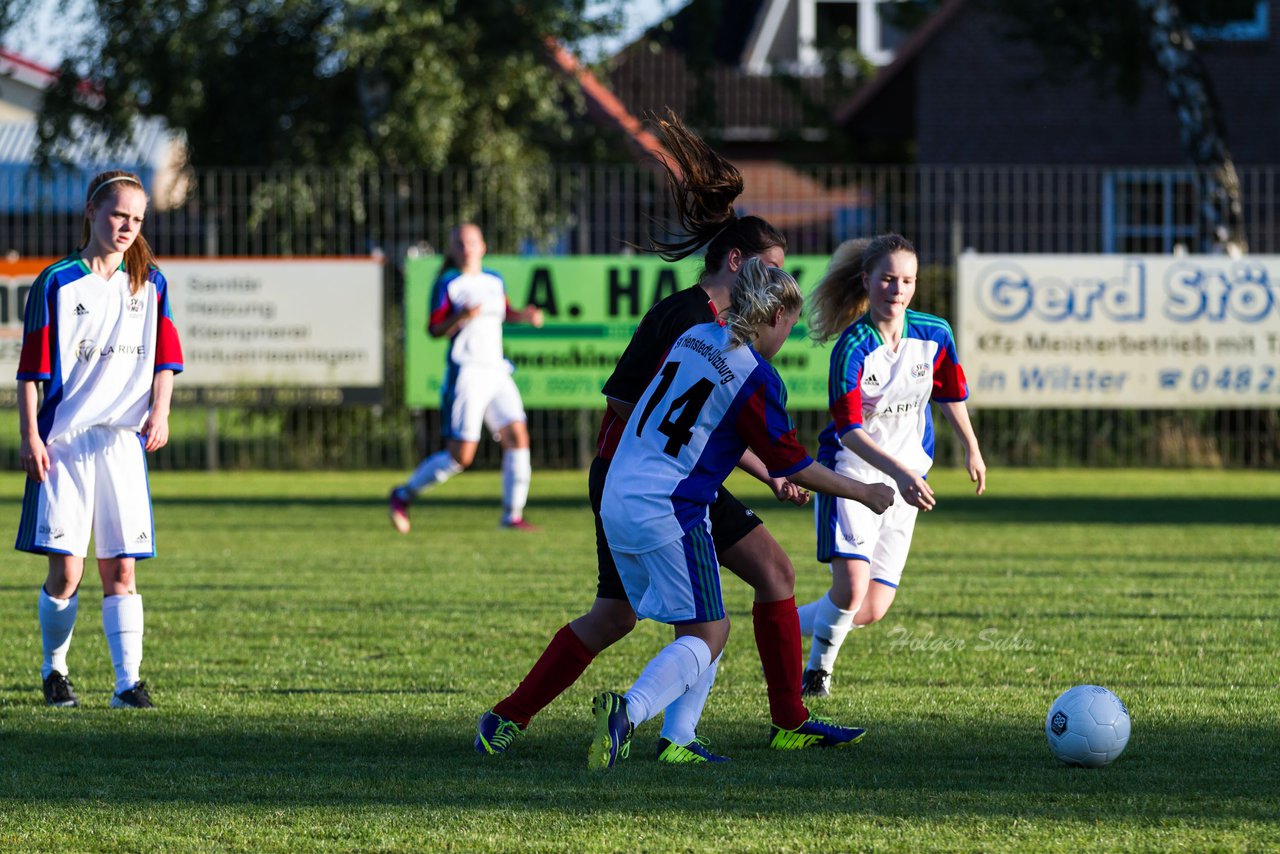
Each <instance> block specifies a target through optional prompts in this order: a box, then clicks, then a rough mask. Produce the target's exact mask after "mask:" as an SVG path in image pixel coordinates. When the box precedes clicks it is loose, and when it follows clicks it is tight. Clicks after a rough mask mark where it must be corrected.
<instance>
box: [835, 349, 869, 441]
mask: <svg viewBox="0 0 1280 854" xmlns="http://www.w3.org/2000/svg"><path fill="white" fill-rule="evenodd" d="M831 419H832V420H833V421H835V423H836V435H837V436H843V435H844V434H845V433H848V432H849V431H850V430H852V429H853V428H855V427H861V426H862V365H858V372H857V374H856V376H855V377H854V379H853V382H852V383H850V384H849V385H848V387H847V389H846V390H845V392H844V393H843V394H841V395H840V396H838V397H835V398H834V399H833V400H832V401H831Z"/></svg>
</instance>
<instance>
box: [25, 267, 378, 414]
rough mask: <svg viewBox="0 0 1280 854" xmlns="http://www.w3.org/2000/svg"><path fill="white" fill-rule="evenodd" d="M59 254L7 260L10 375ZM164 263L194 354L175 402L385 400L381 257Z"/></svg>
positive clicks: (181, 329)
mask: <svg viewBox="0 0 1280 854" xmlns="http://www.w3.org/2000/svg"><path fill="white" fill-rule="evenodd" d="M55 260H57V259H50V258H46V259H31V260H23V261H0V352H2V353H3V365H0V370H2V371H4V372H6V373H7V374H8V375H9V376H10V377H12V376H13V375H14V374H15V373H16V372H17V367H18V354H19V352H20V351H21V347H22V318H23V307H24V306H25V304H26V296H27V292H28V291H29V290H30V286H31V283H32V282H33V281H34V280H35V278H36V276H37V275H39V273H40V271H41V270H43V269H44V268H45V267H46V266H47V265H49V264H51V263H53V262H54V261H55ZM160 269H161V270H162V271H163V273H164V275H165V278H166V279H167V280H168V282H169V299H170V303H171V305H172V309H173V316H174V321H175V323H176V325H177V327H178V335H179V337H180V338H181V340H182V349H183V355H184V358H185V360H186V370H185V371H184V372H183V373H182V375H181V376H180V377H179V379H178V382H177V383H176V384H175V387H174V402H175V403H178V404H182V403H207V404H225V405H268V404H298V405H305V404H314V405H340V404H344V403H376V402H380V401H381V400H382V385H383V378H384V371H383V317H382V313H383V312H382V262H381V260H379V259H376V258H233V259H195V258H172V259H170V258H162V259H160ZM10 385H12V384H10ZM10 393H11V394H12V392H10Z"/></svg>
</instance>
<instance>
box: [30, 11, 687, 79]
mask: <svg viewBox="0 0 1280 854" xmlns="http://www.w3.org/2000/svg"><path fill="white" fill-rule="evenodd" d="M687 3H688V0H596V3H595V5H596V6H598V7H600V8H608V7H610V6H617V5H621V6H622V7H623V9H624V15H625V19H626V20H625V25H624V27H623V31H622V33H621V34H620V35H619V36H618V37H616V38H613V39H608V40H606V41H603V42H600V43H599V44H598V45H588V46H586V47H585V52H586V53H588V54H589V55H588V56H586V57H585V58H586V59H588V60H592V61H594V60H595V59H598V58H600V57H602V56H607V55H609V54H611V53H613V52H614V51H616V50H618V49H619V48H621V47H622V46H623V45H626V44H627V43H628V42H630V41H632V40H633V39H635V38H636V37H638V36H639V35H640V34H641V33H643V32H644V31H645V29H647V28H648V27H651V26H653V25H654V24H656V23H657V22H658V21H661V20H662V19H663V18H665V17H667V16H669V15H672V14H674V13H675V12H676V11H677V10H679V9H680V8H681V7H683V6H685V5H686V4H687ZM32 5H33V6H34V7H35V9H34V11H33V12H32V13H31V14H30V15H29V16H28V18H27V19H26V20H24V21H23V22H21V23H20V24H19V25H18V26H16V27H14V28H13V30H11V31H10V32H9V33H8V34H6V35H5V38H4V46H5V47H6V48H8V49H9V50H12V51H15V52H16V53H19V54H21V55H22V56H24V57H26V58H27V59H31V60H34V61H36V62H39V63H41V64H43V65H47V66H55V65H57V64H58V63H59V62H60V61H61V60H62V56H63V53H64V52H65V50H66V49H67V46H68V44H74V42H75V41H76V40H77V39H76V38H75V36H76V32H75V30H74V28H72V29H71V30H70V31H68V29H67V23H68V20H69V19H73V18H74V15H68V14H66V12H65V10H64V9H63V6H64V2H63V0H38V2H36V3H33V4H32ZM67 5H70V6H73V7H74V6H75V5H76V0H70V2H69V3H68V4H67Z"/></svg>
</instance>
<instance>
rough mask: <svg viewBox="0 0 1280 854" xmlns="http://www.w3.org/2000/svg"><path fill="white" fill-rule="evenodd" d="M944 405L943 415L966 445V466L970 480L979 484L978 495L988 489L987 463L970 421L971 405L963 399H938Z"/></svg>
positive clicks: (939, 404) (939, 403) (940, 404)
mask: <svg viewBox="0 0 1280 854" xmlns="http://www.w3.org/2000/svg"><path fill="white" fill-rule="evenodd" d="M937 403H938V406H940V407H942V415H943V417H944V418H946V419H947V423H948V424H950V425H951V430H952V432H954V433H955V434H956V438H957V439H959V440H960V444H962V445H964V467H965V469H966V470H968V472H969V480H971V481H973V482H974V483H976V484H977V485H978V493H977V494H978V495H981V494H982V493H983V492H985V491H986V489H987V464H986V462H984V461H983V459H982V451H981V450H979V449H978V437H977V436H976V435H974V432H973V424H972V423H971V422H970V421H969V407H967V406H965V403H964V401H963V400H957V401H953V402H950V403H946V402H942V401H938V402H937Z"/></svg>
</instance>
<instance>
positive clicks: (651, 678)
mask: <svg viewBox="0 0 1280 854" xmlns="http://www.w3.org/2000/svg"><path fill="white" fill-rule="evenodd" d="M710 666H711V648H710V647H709V646H707V644H706V642H705V641H703V640H702V638H696V637H693V636H692V635H685V636H684V637H679V638H676V639H675V640H673V641H672V642H671V643H669V644H667V645H666V646H664V647H663V648H662V649H661V650H659V651H658V654H657V655H655V656H654V657H653V660H652V661H650V662H649V663H648V664H647V665H645V668H644V671H643V672H641V674H640V678H639V679H637V680H636V684H634V685H632V686H631V690H629V691H627V717H628V718H630V719H631V723H633V724H635V725H636V726H639V725H640V724H642V723H644V722H645V721H647V720H649V718H651V717H653V716H654V715H656V714H657V713H658V712H660V711H662V710H663V709H665V708H666V707H667V706H669V705H671V703H672V702H673V701H674V700H675V699H676V698H677V697H679V696H680V695H682V694H683V693H684V692H685V691H688V690H689V689H690V688H692V687H693V686H694V685H696V684H697V683H698V679H699V677H701V676H702V671H704V670H706V669H707V668H708V667H710Z"/></svg>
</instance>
